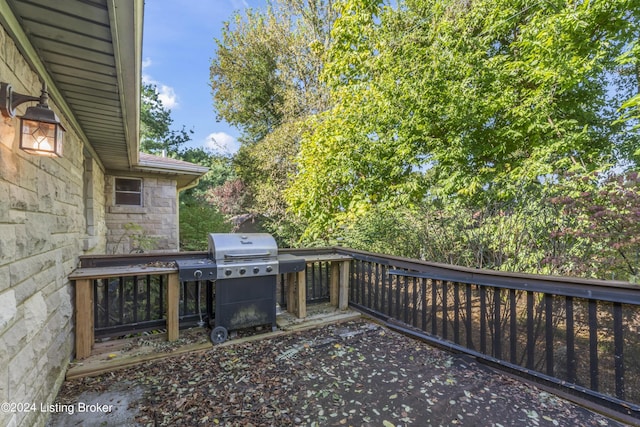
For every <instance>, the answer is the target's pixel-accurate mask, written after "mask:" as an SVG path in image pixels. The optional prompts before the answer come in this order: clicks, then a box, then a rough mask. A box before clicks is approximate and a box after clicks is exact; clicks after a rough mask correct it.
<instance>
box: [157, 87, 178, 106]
mask: <svg viewBox="0 0 640 427" xmlns="http://www.w3.org/2000/svg"><path fill="white" fill-rule="evenodd" d="M158 93H159V94H158V99H160V101H162V105H164V107H165V108H168V109H170V110H171V109H173V108H175V107H177V106H178V96H177V95H176V91H175V90H174V89H173V88H172V87H171V86H167V85H163V84H161V85H159V86H158Z"/></svg>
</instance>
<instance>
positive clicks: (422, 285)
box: [420, 277, 428, 332]
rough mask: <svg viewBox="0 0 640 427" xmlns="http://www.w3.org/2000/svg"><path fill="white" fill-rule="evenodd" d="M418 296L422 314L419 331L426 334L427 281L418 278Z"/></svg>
mask: <svg viewBox="0 0 640 427" xmlns="http://www.w3.org/2000/svg"><path fill="white" fill-rule="evenodd" d="M420 295H421V305H422V306H421V313H422V326H421V327H420V329H421V330H423V331H424V332H427V299H428V298H427V279H425V278H424V277H422V278H420Z"/></svg>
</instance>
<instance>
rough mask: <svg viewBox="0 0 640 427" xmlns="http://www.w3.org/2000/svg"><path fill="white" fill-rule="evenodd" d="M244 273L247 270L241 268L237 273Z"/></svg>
mask: <svg viewBox="0 0 640 427" xmlns="http://www.w3.org/2000/svg"><path fill="white" fill-rule="evenodd" d="M246 272H247V270H246V269H244V268H241V269H240V270H239V271H238V273H240V274H244V273H246Z"/></svg>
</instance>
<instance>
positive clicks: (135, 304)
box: [133, 276, 138, 323]
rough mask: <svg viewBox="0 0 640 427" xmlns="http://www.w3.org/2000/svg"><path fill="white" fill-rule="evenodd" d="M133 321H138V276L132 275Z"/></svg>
mask: <svg viewBox="0 0 640 427" xmlns="http://www.w3.org/2000/svg"><path fill="white" fill-rule="evenodd" d="M133 323H138V276H133Z"/></svg>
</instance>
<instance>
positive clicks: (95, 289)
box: [91, 279, 104, 328]
mask: <svg viewBox="0 0 640 427" xmlns="http://www.w3.org/2000/svg"><path fill="white" fill-rule="evenodd" d="M102 280H104V279H93V280H92V281H91V286H93V295H94V298H95V299H94V301H93V325H94V326H93V327H94V328H99V327H100V326H102V323H101V322H100V310H99V309H98V304H99V302H100V296H99V294H98V281H102Z"/></svg>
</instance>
